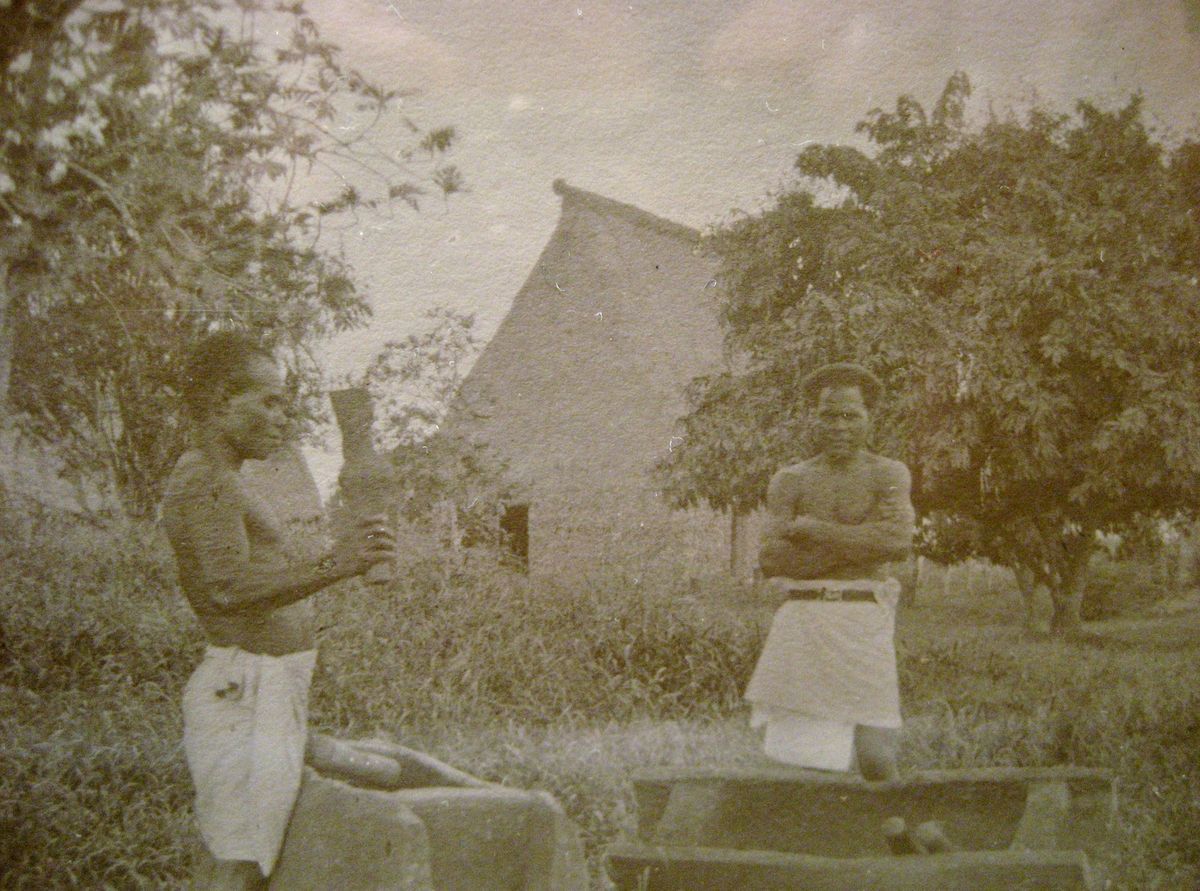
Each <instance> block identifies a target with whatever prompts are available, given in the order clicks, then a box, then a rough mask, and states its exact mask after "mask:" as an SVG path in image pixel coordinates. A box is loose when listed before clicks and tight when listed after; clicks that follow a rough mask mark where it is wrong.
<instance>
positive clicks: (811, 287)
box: [660, 73, 1200, 627]
mask: <svg viewBox="0 0 1200 891" xmlns="http://www.w3.org/2000/svg"><path fill="white" fill-rule="evenodd" d="M969 95H970V84H969V81H968V79H967V77H966V76H965V75H963V74H961V73H960V74H956V75H955V76H954V77H953V78H951V79H950V81H949V82H948V83H947V85H946V87H945V90H944V91H943V92H942V94H941V96H940V98H939V99H938V100H937V102H936V103H935V105H934V106H933V108H932V110H931V111H930V112H926V110H925V108H924V107H922V105H921V104H920V103H918V102H917V101H916V100H915V99H914V98H912V97H910V96H902V97H901V98H900V99H899V100H898V101H897V103H896V106H895V109H894V110H892V111H884V110H882V109H875V110H873V111H871V112H869V113H868V114H867V116H866V118H865V119H864V120H863V121H862V122H861V123H860V124H859V126H858V130H859V132H861V133H863V134H864V135H865V136H866V138H867V140H868V141H869V144H870V151H869V153H868V152H864V151H860V150H858V149H856V148H852V147H847V146H839V145H811V146H808V147H807V148H806V149H805V150H804V151H803V152H802V153H801V154H800V155H799V157H798V158H797V161H796V168H797V170H798V171H799V173H800V174H801V176H802V177H803V180H802V181H801V183H800V184H799V185H797V186H796V187H795V188H793V189H790V190H787V191H785V192H784V193H783V194H781V195H779V196H778V197H777V200H776V201H775V203H774V205H773V206H772V207H770V208H769V209H767V210H766V211H764V212H763V213H761V214H758V215H755V216H748V217H743V218H740V219H735V220H733V221H732V222H730V223H729V224H728V225H726V226H724V227H722V228H721V229H720V230H719V231H718V232H717V233H716V235H715V236H714V238H713V241H712V244H713V247H714V248H715V250H716V251H717V252H718V254H719V256H720V259H721V273H720V281H721V283H722V285H723V288H722V295H723V296H722V301H723V302H722V305H721V317H722V321H723V324H724V326H725V329H726V337H727V342H728V344H729V345H730V347H731V349H732V350H733V351H734V352H735V353H736V354H738V355H739V356H741V357H742V358H743V360H744V361H743V367H742V368H741V369H740V370H739V371H738V372H736V373H729V374H726V375H720V376H715V377H711V378H707V379H703V380H700V381H697V382H696V383H695V384H694V385H693V388H692V393H691V397H692V402H691V407H692V411H691V414H689V416H688V417H686V418H684V419H683V421H682V422H681V426H682V428H683V433H684V436H683V442H682V445H680V446H679V447H678V448H676V449H674V450H673V452H672V454H671V456H670V457H669V459H668V460H667V461H665V462H664V463H663V465H661V467H660V471H661V473H662V475H663V478H664V479H663V481H664V485H665V489H666V491H667V492H668V494H669V495H670V496H671V497H672V498H673V500H674V501H675V503H677V504H680V505H686V504H689V503H693V502H695V501H697V500H703V501H706V502H708V503H709V504H710V505H712V506H714V507H717V508H725V507H740V508H747V507H751V506H753V505H755V504H757V503H759V502H760V501H761V500H762V498H763V496H764V493H765V491H766V482H767V480H768V479H769V477H770V474H771V472H772V471H773V470H774V469H776V468H777V467H778V466H780V465H781V464H783V463H785V462H788V461H791V460H795V458H796V457H798V455H799V454H800V453H801V452H803V451H804V448H805V431H806V420H805V412H804V407H803V405H802V404H801V402H800V398H799V381H800V380H801V379H802V377H803V376H804V375H805V374H806V373H808V372H809V371H811V370H813V369H814V368H815V367H817V366H818V365H820V364H822V363H825V362H829V361H838V360H847V359H850V360H856V361H859V362H862V363H863V364H865V365H866V366H868V367H869V368H871V369H872V370H873V371H874V372H875V373H876V374H877V375H879V376H880V378H881V379H883V380H884V381H885V382H886V384H887V386H888V390H889V397H888V398H887V399H886V400H885V401H884V404H883V405H882V406H881V407H880V409H879V411H878V413H877V414H878V416H877V419H876V425H877V430H878V435H877V440H878V443H877V444H878V446H879V447H880V448H881V449H882V450H884V451H886V452H889V453H891V454H893V455H895V456H896V457H900V458H902V459H903V460H904V461H905V462H906V463H908V464H909V466H910V468H911V469H912V471H913V479H914V500H915V501H916V503H917V506H918V509H919V510H920V511H921V512H922V513H923V514H924V515H925V516H927V517H932V518H937V517H940V518H942V521H943V523H942V525H943V528H950V527H953V528H954V529H955V530H956V538H957V540H958V541H959V542H960V545H961V546H969V547H970V548H971V549H972V550H973V551H974V552H976V553H978V554H981V555H983V556H987V557H989V558H992V559H994V560H996V561H998V562H1001V563H1003V564H1005V565H1009V566H1014V567H1023V568H1025V569H1027V570H1028V571H1030V572H1032V573H1033V574H1034V576H1035V577H1036V578H1037V579H1038V580H1039V581H1042V582H1044V583H1045V584H1047V585H1048V586H1049V588H1050V589H1051V592H1052V594H1054V595H1055V598H1056V607H1057V608H1058V609H1057V610H1056V623H1057V625H1058V626H1059V627H1067V626H1071V625H1073V624H1074V623H1075V622H1076V621H1077V619H1078V615H1077V602H1078V599H1077V594H1078V583H1079V580H1080V574H1081V572H1082V569H1083V565H1084V563H1085V562H1086V556H1087V554H1088V552H1089V550H1090V547H1091V543H1092V541H1093V540H1094V534H1095V532H1096V531H1098V530H1105V531H1120V530H1122V529H1125V528H1128V527H1129V526H1130V525H1131V524H1134V523H1136V522H1138V521H1139V518H1143V517H1145V516H1148V515H1149V516H1162V515H1171V514H1175V513H1177V512H1180V511H1182V512H1192V511H1194V510H1195V507H1196V505H1197V503H1198V501H1197V496H1198V495H1200V492H1198V491H1197V480H1198V479H1200V423H1198V418H1200V414H1198V411H1197V406H1198V405H1200V380H1198V378H1197V372H1198V371H1200V368H1198V366H1197V360H1198V358H1200V299H1198V298H1200V288H1198V281H1197V275H1198V273H1200V220H1198V219H1197V214H1198V213H1200V201H1198V200H1197V197H1198V194H1200V193H1198V191H1197V184H1198V183H1200V176H1197V169H1198V167H1200V162H1198V160H1197V159H1198V155H1197V146H1196V145H1195V144H1194V143H1185V144H1183V145H1180V146H1176V147H1175V148H1174V149H1169V148H1168V147H1167V146H1165V145H1164V144H1163V143H1161V142H1160V141H1158V140H1157V139H1156V138H1155V137H1154V136H1153V134H1152V133H1151V132H1149V131H1148V129H1147V127H1146V125H1145V124H1144V122H1143V120H1142V101H1141V99H1140V97H1137V96H1135V97H1133V98H1132V99H1130V100H1129V102H1128V103H1127V104H1125V105H1124V106H1123V107H1120V108H1117V109H1115V110H1104V109H1102V108H1100V107H1098V106H1097V105H1095V104H1093V103H1090V102H1086V101H1081V102H1079V103H1078V104H1077V105H1076V107H1075V111H1074V113H1073V114H1062V113H1055V112H1052V111H1050V110H1048V109H1046V108H1044V107H1040V106H1034V107H1031V108H1029V109H1027V110H1025V111H1024V112H1022V113H1021V114H1017V113H1015V112H1013V113H1009V114H1006V115H995V114H992V115H990V116H989V117H988V118H987V119H986V120H985V121H983V122H982V123H980V124H978V125H972V124H971V123H970V122H969V121H968V118H967V114H966V108H967V100H968V97H969ZM830 193H833V194H836V195H837V196H838V199H839V200H838V203H836V204H833V203H831V202H828V201H825V202H822V201H818V199H817V197H816V196H817V195H818V194H826V195H827V194H830ZM936 525H937V524H935V527H936ZM964 529H965V530H967V533H968V534H964V533H963V530H964ZM968 543H969V545H968Z"/></svg>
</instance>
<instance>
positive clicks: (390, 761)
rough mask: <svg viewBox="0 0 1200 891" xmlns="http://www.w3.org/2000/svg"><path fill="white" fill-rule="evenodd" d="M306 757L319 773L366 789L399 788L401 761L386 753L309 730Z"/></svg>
mask: <svg viewBox="0 0 1200 891" xmlns="http://www.w3.org/2000/svg"><path fill="white" fill-rule="evenodd" d="M304 760H305V761H306V762H308V764H310V765H311V766H312V767H313V768H314V769H315V770H316V771H317V773H319V774H323V775H324V776H328V777H331V778H333V779H335V780H343V781H345V782H347V783H350V784H351V785H352V786H361V787H363V788H367V789H388V790H391V789H399V788H400V783H401V781H402V777H401V774H402V773H403V771H402V769H401V767H400V764H399V762H397V761H396V760H395V759H394V758H389V757H387V756H386V755H377V754H375V753H374V752H363V751H360V750H359V749H356V748H354V746H352V745H350V744H349V743H347V742H343V741H342V740H340V739H334V738H333V737H332V736H326V735H325V734H324V733H317V732H316V731H315V730H309V731H308V749H307V750H306V751H305V755H304Z"/></svg>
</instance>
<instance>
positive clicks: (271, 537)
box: [163, 449, 315, 656]
mask: <svg viewBox="0 0 1200 891" xmlns="http://www.w3.org/2000/svg"><path fill="white" fill-rule="evenodd" d="M163 525H164V527H165V528H166V531H167V535H168V537H169V538H170V541H171V546H172V548H173V549H174V551H175V558H176V563H177V565H178V569H179V582H180V585H181V587H182V588H183V591H184V594H185V595H186V596H187V598H188V602H189V603H190V604H191V606H192V609H193V611H194V612H195V614H196V617H197V618H198V619H199V621H200V625H201V627H202V628H203V630H204V633H205V636H206V637H207V638H208V642H209V643H210V644H213V645H215V646H233V647H239V648H240V649H243V650H246V651H248V652H252V653H265V654H267V655H272V656H280V655H284V654H285V653H292V652H299V651H302V650H307V649H311V648H312V647H313V646H314V645H315V637H314V633H313V627H314V621H313V612H312V603H311V601H309V600H300V601H298V602H296V603H292V604H289V605H287V606H283V607H278V608H272V607H270V606H266V605H254V604H252V605H246V606H243V607H240V608H239V609H237V610H230V609H222V608H221V607H220V605H219V600H218V598H219V594H220V591H221V589H222V586H225V585H228V584H229V582H230V579H231V578H232V577H233V575H234V574H235V573H237V572H239V571H242V570H243V569H244V568H245V567H247V566H253V567H256V568H258V569H267V568H270V567H278V568H280V569H282V568H283V567H285V566H286V565H287V562H288V560H289V559H290V556H289V554H288V552H287V549H286V547H285V543H284V538H283V533H282V531H281V530H280V528H279V526H278V523H277V522H276V521H275V519H274V517H273V516H272V514H271V511H270V510H269V508H268V507H267V506H266V505H264V504H262V503H261V502H259V501H256V500H254V499H253V498H252V497H251V496H250V495H249V494H248V493H247V492H246V490H245V488H244V487H243V486H242V484H241V480H240V478H239V477H238V475H237V474H236V473H234V472H233V471H231V470H229V469H228V468H223V467H220V466H218V465H217V464H216V463H215V462H214V461H212V460H211V459H210V458H209V457H208V456H207V455H205V453H204V452H202V451H200V450H195V449H193V450H191V451H189V452H186V453H185V454H184V455H183V456H181V457H180V459H179V461H178V463H177V464H176V465H175V469H174V471H172V473H171V477H170V479H169V480H168V482H167V490H166V495H165V497H164V499H163Z"/></svg>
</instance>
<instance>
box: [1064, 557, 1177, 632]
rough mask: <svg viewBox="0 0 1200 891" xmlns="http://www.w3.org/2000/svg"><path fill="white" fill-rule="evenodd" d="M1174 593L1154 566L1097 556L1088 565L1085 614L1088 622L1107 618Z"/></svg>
mask: <svg viewBox="0 0 1200 891" xmlns="http://www.w3.org/2000/svg"><path fill="white" fill-rule="evenodd" d="M1170 593H1171V592H1170V589H1169V588H1168V586H1167V585H1166V584H1165V582H1164V580H1163V578H1162V574H1161V573H1159V572H1158V571H1157V570H1156V569H1155V567H1154V566H1153V565H1152V564H1150V563H1148V562H1146V561H1144V560H1113V559H1111V558H1110V557H1108V556H1106V555H1104V554H1097V555H1096V556H1095V557H1094V558H1093V559H1092V561H1091V563H1090V564H1089V566H1088V572H1087V582H1086V587H1085V588H1084V592H1083V606H1082V608H1081V613H1082V616H1083V618H1084V619H1085V620H1088V621H1094V620H1097V619H1107V618H1111V617H1113V616H1117V615H1120V614H1121V613H1127V612H1134V611H1137V610H1140V609H1145V608H1146V607H1149V606H1151V605H1153V604H1155V603H1157V602H1158V601H1160V600H1162V599H1163V598H1165V597H1167V596H1169V595H1170Z"/></svg>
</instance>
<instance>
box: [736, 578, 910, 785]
mask: <svg viewBox="0 0 1200 891" xmlns="http://www.w3.org/2000/svg"><path fill="white" fill-rule="evenodd" d="M771 584H772V586H773V587H776V588H778V589H780V590H781V591H804V590H809V591H811V590H821V589H837V590H847V589H857V590H862V589H867V590H871V591H873V592H874V594H875V601H874V602H870V601H830V600H789V601H788V602H787V603H785V604H784V605H783V606H781V607H780V608H779V610H778V611H777V612H776V613H775V618H774V620H773V621H772V623H771V630H770V631H769V632H768V634H767V641H766V644H765V645H764V646H763V651H762V655H761V656H759V659H758V664H757V665H756V666H755V668H754V674H753V676H752V677H751V678H750V684H749V686H748V687H747V688H746V699H747V700H749V702H750V703H751V705H752V711H751V716H750V722H751V726H754V727H759V726H762V725H764V724H765V725H766V727H767V732H766V737H765V740H764V747H765V749H766V752H767V754H768V755H770V756H771V757H773V758H777V759H778V760H781V761H786V762H788V763H791V764H798V765H801V766H805V767H818V768H822V769H826V770H849V769H850V766H851V761H852V758H853V743H854V728H855V726H856V725H859V724H865V725H869V726H872V727H899V726H900V723H901V721H900V690H899V684H898V680H897V676H896V646H895V628H896V604H897V602H898V601H899V597H900V584H899V582H897V581H896V580H895V579H887V580H886V581H879V580H876V579H854V580H850V581H847V580H842V579H812V580H809V579H805V580H798V579H783V578H780V579H772V580H771Z"/></svg>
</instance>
